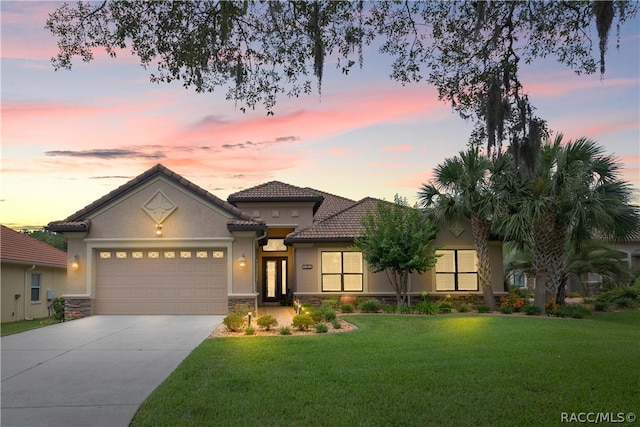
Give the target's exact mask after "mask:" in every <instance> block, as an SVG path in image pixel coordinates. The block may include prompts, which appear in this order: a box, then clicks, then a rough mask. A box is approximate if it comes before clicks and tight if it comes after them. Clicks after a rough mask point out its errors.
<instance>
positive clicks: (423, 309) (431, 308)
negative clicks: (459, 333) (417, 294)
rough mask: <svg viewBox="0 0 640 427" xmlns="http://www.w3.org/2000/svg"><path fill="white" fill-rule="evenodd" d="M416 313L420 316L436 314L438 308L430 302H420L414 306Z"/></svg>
mask: <svg viewBox="0 0 640 427" xmlns="http://www.w3.org/2000/svg"><path fill="white" fill-rule="evenodd" d="M416 311H417V312H418V313H420V314H436V312H437V311H438V306H436V305H435V304H434V303H432V302H431V301H420V302H419V303H417V304H416Z"/></svg>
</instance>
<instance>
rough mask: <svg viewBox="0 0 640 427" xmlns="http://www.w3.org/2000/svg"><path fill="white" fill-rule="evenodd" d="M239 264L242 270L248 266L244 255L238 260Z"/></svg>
mask: <svg viewBox="0 0 640 427" xmlns="http://www.w3.org/2000/svg"><path fill="white" fill-rule="evenodd" d="M238 264H239V265H240V268H245V267H246V266H247V259H246V258H245V257H244V254H242V255H240V258H238Z"/></svg>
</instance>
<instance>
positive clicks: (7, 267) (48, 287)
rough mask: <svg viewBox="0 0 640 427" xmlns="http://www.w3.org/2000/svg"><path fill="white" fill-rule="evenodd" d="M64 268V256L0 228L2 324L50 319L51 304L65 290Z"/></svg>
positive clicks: (65, 275) (36, 241) (65, 274)
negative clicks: (42, 318)
mask: <svg viewBox="0 0 640 427" xmlns="http://www.w3.org/2000/svg"><path fill="white" fill-rule="evenodd" d="M67 264H68V260H67V254H66V253H65V252H63V251H61V250H59V249H56V248H54V247H53V246H50V245H47V244H46V243H43V242H41V241H39V240H36V239H34V238H32V237H29V236H27V235H26V234H23V233H19V232H17V231H14V230H12V229H10V228H8V227H5V226H4V225H1V226H0V271H1V275H2V277H1V281H0V288H1V289H2V322H13V321H16V320H24V319H32V318H33V319H37V318H41V317H47V316H50V315H52V314H53V312H52V310H51V307H50V305H51V300H52V299H53V298H54V297H56V296H61V295H62V294H63V292H64V290H65V288H66V281H67Z"/></svg>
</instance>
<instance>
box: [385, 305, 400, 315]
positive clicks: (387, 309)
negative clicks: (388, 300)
mask: <svg viewBox="0 0 640 427" xmlns="http://www.w3.org/2000/svg"><path fill="white" fill-rule="evenodd" d="M396 308H397V306H396V305H395V304H391V305H385V306H384V307H382V311H384V312H385V313H387V314H392V313H395V312H396V311H397V310H396Z"/></svg>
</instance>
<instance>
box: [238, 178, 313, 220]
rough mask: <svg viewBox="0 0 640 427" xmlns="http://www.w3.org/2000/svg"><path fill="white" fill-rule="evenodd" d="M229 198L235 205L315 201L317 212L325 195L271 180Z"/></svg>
mask: <svg viewBox="0 0 640 427" xmlns="http://www.w3.org/2000/svg"><path fill="white" fill-rule="evenodd" d="M227 200H228V201H229V202H230V203H233V204H234V205H235V204H236V203H238V202H314V206H313V212H314V213H315V212H316V211H317V210H318V208H319V207H320V205H321V203H322V201H323V200H324V196H323V195H322V194H320V193H319V192H318V191H316V190H313V189H310V188H302V187H296V186H295V185H291V184H287V183H284V182H280V181H270V182H266V183H264V184H260V185H257V186H255V187H251V188H247V189H245V190H242V191H238V192H237V193H233V194H230V195H229V197H227Z"/></svg>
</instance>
